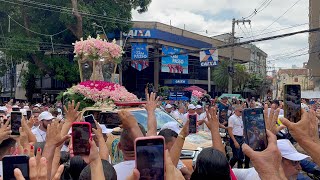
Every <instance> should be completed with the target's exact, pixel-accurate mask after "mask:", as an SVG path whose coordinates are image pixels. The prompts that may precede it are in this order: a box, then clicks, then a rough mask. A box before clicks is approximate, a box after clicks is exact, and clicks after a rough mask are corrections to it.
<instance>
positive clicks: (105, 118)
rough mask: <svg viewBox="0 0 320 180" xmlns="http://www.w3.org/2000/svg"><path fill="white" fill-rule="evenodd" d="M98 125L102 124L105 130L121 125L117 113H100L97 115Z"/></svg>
mask: <svg viewBox="0 0 320 180" xmlns="http://www.w3.org/2000/svg"><path fill="white" fill-rule="evenodd" d="M99 123H100V124H104V125H105V126H106V127H107V128H109V129H113V128H116V127H119V126H120V124H121V121H120V118H119V115H118V113H112V112H101V113H100V114H99Z"/></svg>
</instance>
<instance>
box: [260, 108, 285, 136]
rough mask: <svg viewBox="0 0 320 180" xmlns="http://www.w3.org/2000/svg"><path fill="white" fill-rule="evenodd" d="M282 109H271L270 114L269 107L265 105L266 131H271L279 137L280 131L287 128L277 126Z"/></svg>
mask: <svg viewBox="0 0 320 180" xmlns="http://www.w3.org/2000/svg"><path fill="white" fill-rule="evenodd" d="M279 112H280V109H279V108H278V109H275V107H274V105H273V106H272V107H271V110H270V113H269V112H268V105H267V104H265V105H264V111H263V113H264V122H265V124H266V129H268V130H269V131H271V132H272V133H273V134H275V135H277V134H278V132H279V131H281V130H282V129H284V128H285V126H283V125H280V126H277V125H276V123H277V121H278V116H279ZM268 113H269V114H268Z"/></svg>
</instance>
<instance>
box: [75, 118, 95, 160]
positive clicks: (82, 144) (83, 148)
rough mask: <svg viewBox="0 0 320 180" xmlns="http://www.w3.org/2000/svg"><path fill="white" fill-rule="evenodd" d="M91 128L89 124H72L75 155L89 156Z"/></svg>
mask: <svg viewBox="0 0 320 180" xmlns="http://www.w3.org/2000/svg"><path fill="white" fill-rule="evenodd" d="M90 137H91V127H90V124H89V123H74V124H72V144H73V153H74V155H89V154H90V144H89V139H90Z"/></svg>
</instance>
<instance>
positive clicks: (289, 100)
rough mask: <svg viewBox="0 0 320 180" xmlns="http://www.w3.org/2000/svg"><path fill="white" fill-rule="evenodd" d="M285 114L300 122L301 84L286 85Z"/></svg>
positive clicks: (288, 117) (289, 118)
mask: <svg viewBox="0 0 320 180" xmlns="http://www.w3.org/2000/svg"><path fill="white" fill-rule="evenodd" d="M284 116H285V118H287V119H288V120H289V121H291V122H298V121H299V120H300V119H301V88H300V85H286V86H285V94H284Z"/></svg>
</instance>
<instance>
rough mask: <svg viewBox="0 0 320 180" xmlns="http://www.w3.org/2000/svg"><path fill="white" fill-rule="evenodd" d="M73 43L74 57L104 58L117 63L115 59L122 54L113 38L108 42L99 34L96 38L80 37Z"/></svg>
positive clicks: (92, 59) (94, 59) (93, 59)
mask: <svg viewBox="0 0 320 180" xmlns="http://www.w3.org/2000/svg"><path fill="white" fill-rule="evenodd" d="M73 45H74V53H75V57H77V58H80V59H87V60H91V61H97V60H100V59H105V60H107V61H111V62H115V63H119V61H117V60H118V59H120V57H121V56H122V54H123V51H122V48H121V47H120V46H119V45H117V44H116V41H115V40H113V41H112V43H109V42H107V41H106V40H102V39H100V37H99V36H98V37H97V38H92V37H91V36H89V37H88V39H87V40H83V38H81V40H80V41H76V42H75V43H73Z"/></svg>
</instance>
